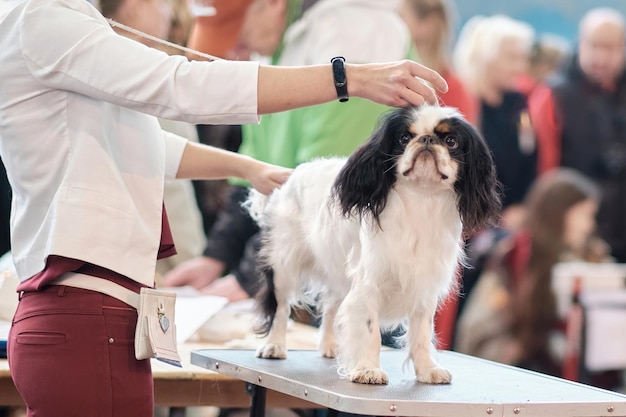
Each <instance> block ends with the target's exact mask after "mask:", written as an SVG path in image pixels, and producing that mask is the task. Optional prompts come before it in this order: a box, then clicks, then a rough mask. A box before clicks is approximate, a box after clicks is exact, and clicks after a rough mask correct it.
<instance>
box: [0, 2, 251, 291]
mask: <svg viewBox="0 0 626 417" xmlns="http://www.w3.org/2000/svg"><path fill="white" fill-rule="evenodd" d="M257 78H258V64H256V63H252V62H226V61H220V62H212V63H209V62H189V61H187V60H186V59H185V58H184V57H171V56H168V55H166V54H164V53H162V52H159V51H157V50H154V49H151V48H148V47H146V46H144V45H142V44H140V43H138V42H135V41H133V40H130V39H127V38H125V37H122V36H119V35H117V34H115V32H113V30H112V29H111V28H110V27H109V25H108V23H107V22H106V20H105V19H104V18H103V17H102V15H100V13H99V12H98V11H97V10H96V9H95V8H94V7H93V6H92V5H90V4H89V3H88V2H87V1H86V0H2V1H1V2H0V156H1V157H2V160H3V162H4V164H5V166H6V168H7V174H8V177H9V181H10V183H11V186H12V189H13V204H12V214H11V233H12V238H11V240H12V253H13V258H14V262H15V265H16V268H17V271H18V275H19V277H20V279H21V280H22V281H23V280H25V279H28V278H29V277H31V276H33V275H34V274H36V273H37V272H39V271H41V270H42V269H43V267H44V265H45V259H46V257H47V256H48V255H50V254H55V255H60V256H65V257H70V258H75V259H80V260H83V261H87V262H90V263H94V264H96V265H100V266H102V267H105V268H108V269H111V270H113V271H116V272H119V273H121V274H123V275H126V276H128V277H130V278H132V279H134V280H136V281H138V282H141V283H143V284H147V285H150V284H151V283H152V282H153V279H154V270H155V263H156V254H157V250H158V247H159V241H160V233H161V207H162V202H163V182H164V178H165V177H174V176H175V175H176V172H177V170H178V165H179V163H180V159H181V156H182V152H183V149H184V147H185V144H186V141H185V140H184V139H182V138H180V137H178V136H176V135H173V134H169V133H166V132H164V131H162V130H161V129H160V127H159V124H158V122H157V119H156V117H155V116H159V117H162V118H169V119H176V120H183V121H187V122H190V123H205V124H211V123H215V124H219V123H229V124H239V123H256V122H258V116H257Z"/></svg>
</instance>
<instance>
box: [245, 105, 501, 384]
mask: <svg viewBox="0 0 626 417" xmlns="http://www.w3.org/2000/svg"><path fill="white" fill-rule="evenodd" d="M337 140H341V138H338V139H337ZM247 207H248V209H249V211H250V213H251V214H252V216H253V217H254V218H255V219H257V221H258V222H259V224H260V225H261V227H262V230H263V231H264V242H263V247H262V249H261V253H260V256H261V264H262V265H263V266H262V271H263V272H264V275H265V276H266V278H267V282H266V284H267V285H266V288H265V291H262V293H261V296H260V300H259V301H260V303H259V304H260V305H261V306H262V307H263V309H264V317H263V318H264V322H263V324H262V326H261V329H260V331H261V332H262V333H269V336H268V338H267V343H266V344H265V346H263V347H262V348H260V349H259V350H258V351H257V356H259V357H263V358H285V357H286V355H287V350H286V346H285V345H286V341H285V332H286V327H287V322H288V319H289V315H290V307H291V305H294V304H296V303H301V302H303V301H304V302H306V303H311V302H315V303H316V304H321V306H320V307H321V311H322V312H323V316H322V325H321V338H320V347H319V348H320V351H321V353H322V355H324V356H327V357H337V360H338V363H339V371H340V373H341V374H342V375H345V376H347V377H348V378H350V380H351V381H354V382H359V383H364V384H385V383H387V382H388V376H387V374H386V373H385V372H384V371H383V370H382V369H381V368H380V363H379V354H380V348H381V336H380V328H390V327H395V326H396V325H398V324H399V323H404V325H405V326H406V327H407V332H406V335H405V343H406V344H407V345H408V351H409V358H410V359H411V360H412V361H413V365H414V368H415V373H416V375H417V379H418V381H420V382H424V383H433V384H444V383H449V382H450V381H451V374H450V372H449V371H448V370H446V369H443V368H441V367H440V366H439V365H438V364H437V362H436V360H435V357H434V353H435V347H434V330H433V317H434V315H435V311H436V309H437V305H438V303H439V302H440V301H441V300H442V299H443V298H444V297H446V295H447V294H448V293H449V291H450V290H451V288H452V287H453V283H454V282H455V277H456V274H457V270H458V267H459V264H460V262H462V261H463V236H464V235H469V234H471V233H473V232H474V231H476V230H477V229H479V228H481V227H483V226H486V225H488V224H492V223H493V222H494V221H495V220H496V218H497V215H498V213H499V210H500V198H499V193H498V182H497V180H496V175H495V168H494V164H493V161H492V157H491V154H490V151H489V149H488V147H487V146H486V144H485V142H484V140H483V139H482V138H481V136H480V135H479V134H478V132H477V131H476V130H475V129H474V128H473V127H472V126H471V125H470V124H469V123H467V122H466V121H465V120H464V119H463V118H462V116H461V115H460V114H459V113H458V112H457V111H456V110H455V109H452V108H446V107H435V106H421V107H412V108H405V109H398V110H393V111H392V112H390V113H389V114H388V115H386V116H385V117H384V118H383V120H382V122H381V124H380V126H379V127H378V128H377V130H376V131H375V132H374V133H373V134H372V136H371V137H370V138H369V139H368V140H367V142H366V143H364V144H363V145H362V146H361V147H360V148H359V149H357V150H356V151H355V152H354V153H353V154H352V155H351V156H350V157H349V158H348V159H345V158H341V159H340V158H329V159H318V160H314V161H312V162H309V163H305V164H302V165H300V166H298V167H297V168H296V169H295V171H294V172H293V174H292V175H291V177H290V178H289V180H288V181H287V182H286V183H285V184H284V185H283V186H282V187H281V188H279V189H277V190H275V191H274V192H273V193H272V194H271V196H270V197H269V198H268V197H265V196H262V195H261V194H259V193H256V192H253V193H252V194H251V196H250V199H249V200H248V202H247Z"/></svg>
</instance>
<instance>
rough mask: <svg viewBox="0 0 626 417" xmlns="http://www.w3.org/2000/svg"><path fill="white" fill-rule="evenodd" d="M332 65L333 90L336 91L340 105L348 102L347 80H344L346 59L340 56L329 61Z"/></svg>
mask: <svg viewBox="0 0 626 417" xmlns="http://www.w3.org/2000/svg"><path fill="white" fill-rule="evenodd" d="M330 63H331V64H332V65H333V80H334V81H335V90H337V98H338V99H339V101H341V102H342V103H343V102H344V101H348V99H349V98H350V96H348V79H347V78H346V59H345V58H344V57H342V56H336V57H334V58H333V59H331V60H330Z"/></svg>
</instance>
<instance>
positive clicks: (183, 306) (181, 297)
mask: <svg viewBox="0 0 626 417" xmlns="http://www.w3.org/2000/svg"><path fill="white" fill-rule="evenodd" d="M163 290H165V291H171V292H174V293H176V309H175V313H176V341H177V342H178V343H185V342H186V341H187V340H189V338H190V337H191V336H193V334H194V333H195V332H196V331H197V330H198V329H199V328H200V327H202V325H203V324H204V323H206V322H207V320H209V319H210V318H211V317H213V316H214V315H215V313H217V312H218V311H220V310H221V309H222V308H223V307H224V306H225V305H226V304H227V303H228V298H226V297H217V296H214V295H204V294H203V293H201V292H199V291H197V290H196V289H194V288H192V287H189V286H184V287H171V288H163Z"/></svg>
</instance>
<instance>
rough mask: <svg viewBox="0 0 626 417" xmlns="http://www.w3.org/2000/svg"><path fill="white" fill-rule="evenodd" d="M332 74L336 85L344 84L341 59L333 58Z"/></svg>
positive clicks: (343, 70)
mask: <svg viewBox="0 0 626 417" xmlns="http://www.w3.org/2000/svg"><path fill="white" fill-rule="evenodd" d="M332 63H333V76H334V79H335V85H336V86H338V87H341V86H344V85H345V84H346V68H345V66H344V61H343V59H340V58H336V59H333V62H332Z"/></svg>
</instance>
